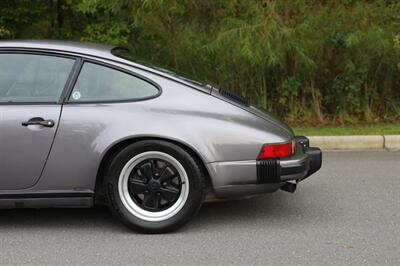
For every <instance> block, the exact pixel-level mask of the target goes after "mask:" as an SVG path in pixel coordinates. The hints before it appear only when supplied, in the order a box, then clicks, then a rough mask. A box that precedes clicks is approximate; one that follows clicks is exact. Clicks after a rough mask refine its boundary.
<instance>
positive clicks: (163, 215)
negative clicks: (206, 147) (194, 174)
mask: <svg viewBox="0 0 400 266" xmlns="http://www.w3.org/2000/svg"><path fill="white" fill-rule="evenodd" d="M148 159H161V160H165V161H167V162H168V163H170V164H171V165H173V166H174V167H175V169H176V170H177V171H178V173H179V175H180V178H181V181H182V182H181V183H182V184H181V193H180V195H179V198H178V199H177V201H176V202H175V203H174V204H173V205H172V206H171V207H169V208H168V209H166V210H163V211H160V212H151V211H146V210H144V209H142V208H141V207H140V206H138V205H137V204H136V203H135V202H134V201H133V200H132V198H131V196H130V194H129V189H128V181H129V176H130V174H131V172H132V170H133V169H134V168H135V166H137V165H138V164H140V163H141V162H143V161H144V160H148ZM118 193H119V197H120V199H121V201H122V204H123V205H124V207H125V208H126V209H127V210H128V211H129V212H130V213H131V214H132V215H134V216H135V217H137V218H139V219H142V220H144V221H149V222H161V221H165V220H167V219H169V218H171V217H173V216H175V215H176V214H177V213H178V212H179V211H180V210H182V208H183V206H184V205H185V203H186V201H187V198H188V196H189V178H188V176H187V173H186V171H185V168H184V167H183V166H182V164H181V163H180V162H179V161H178V160H176V159H175V158H174V157H172V156H171V155H169V154H167V153H164V152H159V151H148V152H143V153H140V154H138V155H136V156H134V157H133V158H132V159H130V160H129V161H128V162H127V163H126V164H125V166H124V167H123V169H122V171H121V173H120V176H119V180H118Z"/></svg>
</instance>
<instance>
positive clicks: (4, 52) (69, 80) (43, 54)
mask: <svg viewBox="0 0 400 266" xmlns="http://www.w3.org/2000/svg"><path fill="white" fill-rule="evenodd" d="M2 54H30V55H38V56H53V57H58V58H67V59H72V60H74V64H73V65H72V68H71V70H70V72H69V74H68V78H67V80H66V82H65V84H64V87H63V88H62V90H61V94H60V97H59V99H58V100H57V101H54V102H0V106H8V105H62V103H63V95H64V94H65V91H66V90H67V88H68V86H69V84H70V82H71V81H72V78H73V75H72V74H73V73H74V72H75V71H76V67H77V66H78V65H79V63H80V60H81V58H79V57H76V56H73V55H65V54H58V53H51V52H42V51H33V50H18V49H16V50H14V49H1V50H0V55H2Z"/></svg>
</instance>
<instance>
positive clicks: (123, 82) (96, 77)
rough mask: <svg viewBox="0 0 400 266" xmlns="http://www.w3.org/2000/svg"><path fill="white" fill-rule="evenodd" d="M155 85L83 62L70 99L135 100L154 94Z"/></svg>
mask: <svg viewBox="0 0 400 266" xmlns="http://www.w3.org/2000/svg"><path fill="white" fill-rule="evenodd" d="M158 93H159V90H158V88H157V87H155V86H154V85H153V84H151V83H149V82H147V81H144V80H142V79H140V78H138V77H135V76H132V75H130V74H127V73H124V72H121V71H118V70H115V69H113V68H109V67H105V66H101V65H97V64H92V63H84V65H83V67H82V70H81V72H80V74H79V77H78V80H77V82H76V84H75V87H74V89H73V91H72V94H71V96H70V101H73V102H79V101H118V100H136V99H144V98H148V97H151V96H155V95H157V94H158Z"/></svg>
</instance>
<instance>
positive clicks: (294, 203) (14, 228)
mask: <svg viewBox="0 0 400 266" xmlns="http://www.w3.org/2000/svg"><path fill="white" fill-rule="evenodd" d="M0 215H1V219H0V264H10V263H15V264H51V265H54V264H71V265H72V264H73V265H77V264H81V265H89V264H264V265H266V264H270V265H273V264H274V265H276V264H280V265H292V264H296V265H297V264H302V265H305V264H307V265H309V264H318V265H323V264H329V265H333V264H336V265H344V264H352V265H360V264H375V265H383V264H387V265H400V153H396V152H379V151H377V152H336V153H333V152H332V153H325V154H324V165H323V169H322V170H321V171H320V172H319V173H318V174H316V175H315V176H312V177H310V179H309V180H307V181H305V182H304V183H303V184H301V186H300V187H299V189H298V191H297V192H296V193H295V194H293V195H292V194H289V193H286V192H278V193H275V194H270V195H265V196H261V197H258V198H254V199H249V200H244V201H234V202H226V203H213V204H206V205H204V206H203V208H202V210H201V212H200V214H199V216H198V217H196V219H195V220H194V221H193V222H192V223H190V224H189V225H188V226H186V227H185V228H184V229H182V230H181V231H179V232H177V233H174V234H169V235H140V234H135V233H131V232H130V231H128V230H127V229H125V228H124V227H123V226H121V225H120V224H119V223H118V222H116V221H115V220H114V219H113V218H111V217H110V215H109V213H108V211H107V209H105V208H97V209H88V210H86V209H78V210H54V209H53V210H11V211H0Z"/></svg>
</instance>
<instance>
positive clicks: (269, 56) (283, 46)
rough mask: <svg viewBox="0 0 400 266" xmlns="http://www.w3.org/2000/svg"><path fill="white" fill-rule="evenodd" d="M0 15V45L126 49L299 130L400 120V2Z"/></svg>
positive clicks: (180, 3)
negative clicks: (60, 43)
mask: <svg viewBox="0 0 400 266" xmlns="http://www.w3.org/2000/svg"><path fill="white" fill-rule="evenodd" d="M0 10H1V12H0V38H3V39H4V38H47V39H72V40H79V41H91V42H100V43H107V44H118V45H124V46H127V47H128V48H130V49H131V52H132V56H133V57H134V58H137V59H138V60H144V61H147V62H151V63H152V64H154V65H159V66H164V67H168V68H172V69H175V70H178V71H180V72H185V73H188V74H190V75H191V76H194V77H196V78H197V79H200V80H205V81H209V82H212V83H213V84H218V85H219V87H223V88H225V89H230V90H232V91H235V92H237V93H240V94H242V95H243V96H245V97H247V98H249V99H251V101H252V102H253V103H255V104H257V105H259V106H261V107H263V108H266V109H268V110H269V111H272V112H273V113H276V114H277V115H279V116H281V117H283V118H285V119H286V120H287V121H289V122H291V123H295V124H298V125H310V124H311V125H312V124H345V123H377V122H393V121H397V122H398V121H400V78H399V74H400V1H398V0H363V1H362V0H359V1H357V0H202V1H198V0H109V1H101V0H47V1H44V0H43V1H29V0H19V1H12V0H9V1H8V0H6V1H0Z"/></svg>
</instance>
